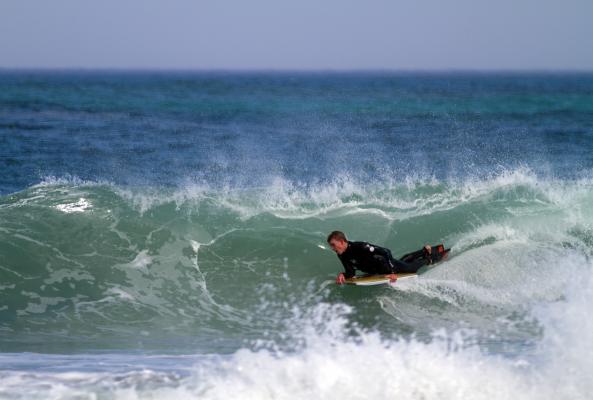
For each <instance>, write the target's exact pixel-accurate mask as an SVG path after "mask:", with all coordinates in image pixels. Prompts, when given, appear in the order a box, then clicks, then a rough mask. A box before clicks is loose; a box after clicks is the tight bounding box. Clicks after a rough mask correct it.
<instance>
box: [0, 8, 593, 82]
mask: <svg viewBox="0 0 593 400" xmlns="http://www.w3.org/2000/svg"><path fill="white" fill-rule="evenodd" d="M0 67H33V68H36V67H75V68H77V67H83V68H181V69H194V68H199V69H219V68H222V69H451V68H453V69H587V70H593V0H556V1H554V0H488V1H486V0H391V1H388V0H359V1H351V0H291V1H284V0H244V1H239V0H236V1H230V0H194V1H190V0H170V1H164V0H163V1H155V0H128V1H126V0H97V1H85V0H51V1H50V0H37V1H32V0H0Z"/></svg>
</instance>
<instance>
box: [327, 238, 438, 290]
mask: <svg viewBox="0 0 593 400" xmlns="http://www.w3.org/2000/svg"><path fill="white" fill-rule="evenodd" d="M327 243H328V244H329V246H330V247H331V249H332V250H333V251H335V252H336V254H337V255H338V258H339V259H340V261H341V262H342V265H343V266H344V270H345V272H341V273H340V274H339V275H338V277H337V278H336V283H338V284H342V283H345V282H346V279H348V278H353V277H354V276H355V271H356V270H359V271H362V272H365V273H367V274H370V275H379V274H385V275H389V278H390V280H392V281H395V280H396V279H397V275H396V274H397V273H402V272H411V273H416V272H417V271H418V270H419V269H420V268H421V267H422V266H424V265H427V264H430V263H432V258H431V253H432V248H431V246H429V245H426V246H424V248H423V249H422V250H419V251H417V252H414V253H410V254H406V255H405V256H404V257H402V259H401V260H397V259H394V258H393V256H392V255H391V250H389V249H387V248H384V247H380V246H376V245H374V244H370V243H367V242H351V241H349V240H348V239H347V238H346V235H345V234H344V232H340V231H333V232H332V233H330V234H329V236H328V237H327ZM404 260H406V261H408V260H409V261H408V262H406V261H404Z"/></svg>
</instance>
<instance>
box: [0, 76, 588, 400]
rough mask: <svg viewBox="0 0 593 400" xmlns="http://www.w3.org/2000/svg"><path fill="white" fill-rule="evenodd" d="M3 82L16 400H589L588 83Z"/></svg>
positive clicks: (11, 387) (2, 316)
mask: <svg viewBox="0 0 593 400" xmlns="http://www.w3.org/2000/svg"><path fill="white" fill-rule="evenodd" d="M0 78H1V79H0V84H1V85H3V87H4V89H5V90H4V91H2V92H0V93H1V94H0V101H1V104H2V108H1V109H0V117H1V118H2V123H1V124H0V134H1V136H0V138H1V140H2V143H3V144H4V149H5V150H4V153H3V155H2V158H1V159H0V161H1V162H2V166H3V169H2V171H3V172H2V174H1V175H2V176H1V181H0V398H6V399H151V398H152V399H168V398H175V399H186V398H187V399H194V398H200V399H228V398H241V399H310V398H324V399H325V398H327V399H334V398H335V399H366V398H376V399H383V398H385V399H392V398H401V399H427V398H430V399H451V398H468V399H509V398H517V399H581V398H582V399H586V398H590V397H591V395H590V393H591V392H592V390H593V383H591V380H590V379H589V376H590V375H591V373H592V372H593V361H592V360H593V325H592V324H593V323H592V322H591V321H590V319H589V318H588V316H589V308H590V305H591V304H592V303H593V269H592V267H593V265H592V261H591V256H592V254H593V253H592V250H593V161H592V159H591V158H590V155H589V154H590V150H591V147H592V145H593V141H592V139H591V135H592V134H593V131H592V129H593V102H589V100H591V99H593V78H591V76H590V75H584V76H581V75H578V76H573V75H569V76H563V75H560V76H551V77H550V76H537V75H518V76H490V75H485V76H482V75H478V76H473V75H462V76H458V75H446V74H445V75H441V76H433V75H428V76H426V75H403V76H400V75H380V74H379V75H373V74H371V75H368V74H367V75H339V74H337V75H335V74H327V75H323V74H321V75H318V74H313V75H311V76H309V75H298V74H297V75H296V76H291V75H282V74H280V75H274V74H271V75H265V74H254V75H232V74H231V75H226V74H219V75H217V74H214V75H212V74H205V75H204V74H202V75H200V74H197V75H191V74H190V75H179V74H173V73H169V74H153V75H151V74H148V75H147V74H141V73H134V74H133V73H129V74H127V75H126V74H107V75H104V74H103V75H102V74H99V73H89V74H82V75H81V74H75V73H59V74H53V75H52V74H49V75H47V74H45V75H44V74H43V73H38V74H33V75H23V74H22V73H14V72H13V73H6V72H5V73H3V74H0ZM76 87H82V88H85V89H86V90H85V91H82V92H76V91H73V90H74V88H76ZM369 88H373V89H374V90H369ZM476 88H477V89H476ZM180 91H181V93H185V94H187V99H186V98H185V97H183V96H180ZM184 91H185V92H184ZM116 94H118V95H116ZM146 94H149V96H147V95H146ZM349 96H350V97H349ZM48 99H52V100H51V101H50V100H48ZM163 99H164V100H163ZM551 99H554V100H555V101H551ZM338 128H339V129H338ZM429 128H430V129H429ZM339 133H342V134H343V136H340V138H341V140H340V141H338V142H336V141H335V138H336V135H338V134H339ZM335 229H340V230H343V231H344V232H346V233H347V234H348V236H349V238H350V239H353V240H365V241H369V242H372V243H376V244H378V245H382V246H386V247H388V248H390V249H391V250H392V252H393V254H394V255H402V254H404V253H407V252H409V251H413V250H416V249H417V248H419V247H421V246H422V245H424V244H425V243H432V244H436V243H441V242H443V243H445V244H446V245H447V247H451V249H452V250H451V253H450V257H449V259H448V260H447V261H446V262H444V263H442V264H439V265H437V266H435V267H433V268H427V269H426V270H424V271H423V272H422V273H421V274H420V275H419V276H418V277H417V278H416V279H412V280H407V281H402V282H398V283H396V284H395V285H393V286H389V285H386V286H381V287H368V288H365V287H363V288H361V287H339V286H337V285H335V284H334V283H333V280H334V278H335V276H336V274H337V273H338V272H340V270H341V265H340V263H339V261H338V259H337V257H336V255H335V254H334V253H333V252H332V251H331V250H330V249H329V247H328V246H327V244H326V243H325V238H326V236H327V234H328V233H329V232H330V231H332V230H335Z"/></svg>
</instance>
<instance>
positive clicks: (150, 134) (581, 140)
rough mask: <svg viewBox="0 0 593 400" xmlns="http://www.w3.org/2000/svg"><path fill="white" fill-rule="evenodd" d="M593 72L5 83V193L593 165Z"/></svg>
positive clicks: (92, 75)
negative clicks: (46, 180)
mask: <svg viewBox="0 0 593 400" xmlns="http://www.w3.org/2000/svg"><path fill="white" fill-rule="evenodd" d="M592 132H593V75H591V74H568V75H563V74H454V73H448V74H378V73H376V74H371V73H351V74H346V73H344V74H321V73H318V74H313V73H249V74H247V73H244V74H231V73H149V72H143V73H132V72H129V73H126V72H119V73H118V72H67V71H64V72H10V71H4V72H1V73H0V149H1V150H0V151H1V157H0V163H1V164H0V168H2V171H3V173H2V175H1V176H0V192H1V193H10V192H13V191H16V190H21V189H24V188H26V187H28V186H29V185H31V184H34V183H37V182H39V181H40V180H41V179H42V178H43V177H46V176H57V177H61V176H65V175H71V176H76V177H78V178H81V179H84V180H107V181H110V182H114V183H122V184H133V185H138V184H139V185H142V184H156V185H178V184H180V183H182V182H186V181H187V179H191V180H197V181H202V182H207V183H209V184H220V183H225V184H232V185H238V186H250V185H261V184H265V183H266V180H267V179H269V178H270V177H271V176H281V177H283V178H286V179H288V180H291V181H297V182H305V183H310V182H316V181H324V180H332V178H334V177H335V176H336V175H338V174H348V175H349V176H351V177H354V178H356V179H364V180H368V179H371V180H375V179H381V178H384V177H386V176H387V177H397V178H405V177H406V176H409V175H410V174H411V173H414V174H418V175H423V176H436V177H438V178H446V177H456V176H465V175H467V174H482V175H485V174H486V175H487V174H489V173H491V172H492V171H493V170H497V169H502V168H513V167H516V166H518V165H527V166H529V167H530V168H532V169H533V170H535V171H538V172H539V173H552V174H555V175H560V176H575V175H578V173H579V172H580V171H582V170H587V169H590V168H591V166H592V165H593V155H592V154H593V153H592V152H591V151H590V150H591V139H592V136H591V135H593V133H592Z"/></svg>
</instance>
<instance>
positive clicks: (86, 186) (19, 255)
mask: <svg viewBox="0 0 593 400" xmlns="http://www.w3.org/2000/svg"><path fill="white" fill-rule="evenodd" d="M592 200H593V181H592V180H589V179H585V178H583V179H581V180H572V181H566V180H558V181H555V180H545V179H542V178H538V177H536V176H535V175H534V174H532V173H531V172H530V171H529V170H524V169H519V170H514V171H508V172H505V173H502V174H499V175H497V176H493V177H492V179H489V180H476V179H466V180H464V181H458V182H452V181H447V182H445V181H437V180H435V179H430V180H418V181H409V182H407V183H405V184H394V183H389V182H386V183H385V184H382V185H373V186H369V185H362V184H360V183H355V182H351V181H348V180H345V179H342V180H337V181H336V182H334V183H333V184H331V185H328V186H311V185H310V186H308V187H299V186H297V185H293V184H291V183H290V182H286V181H282V180H280V179H278V180H276V183H275V185H273V186H270V187H264V188H259V189H249V190H245V189H236V190H232V189H230V188H226V189H224V190H220V189H209V188H208V187H204V186H198V185H188V186H186V187H184V188H181V189H176V190H174V189H159V188H152V189H138V190H134V189H130V188H129V187H125V188H123V187H118V186H116V185H110V184H107V183H92V182H82V181H79V180H75V179H66V180H56V179H47V180H46V181H44V182H43V183H42V184H39V185H36V186H33V187H31V188H29V189H27V190H24V191H22V192H18V193H15V194H12V195H8V196H3V197H2V198H1V200H0V220H2V221H3V223H2V226H1V227H0V254H1V255H2V260H1V262H0V267H1V268H0V277H1V282H2V285H1V286H0V293H1V296H2V298H3V304H2V306H1V307H0V318H1V319H0V323H1V324H2V325H1V326H2V329H1V331H0V335H1V336H2V343H4V344H3V346H5V347H6V348H11V349H13V350H15V349H22V350H35V349H38V348H41V347H42V346H43V348H44V349H47V348H48V347H47V346H50V348H52V347H51V346H55V347H53V348H54V349H55V350H56V351H66V350H68V351H71V350H72V349H79V350H92V349H97V348H114V347H115V348H118V347H121V348H128V349H129V348H139V349H168V350H169V351H174V352H187V351H194V350H196V349H197V351H199V352H206V353H209V352H213V353H229V352H234V351H236V350H238V349H240V348H244V347H245V346H247V347H248V348H252V347H254V346H256V345H255V343H258V346H262V345H263V346H267V345H266V344H265V343H268V344H273V347H277V348H281V349H282V350H284V351H286V350H291V351H292V350H296V349H298V348H299V346H300V345H301V344H302V341H300V340H295V337H294V336H295V335H297V334H298V332H297V331H298V329H297V328H296V327H297V326H298V325H299V323H297V322H295V318H296V315H300V314H302V310H306V309H310V308H313V307H315V306H316V305H317V304H319V303H325V302H328V303H331V304H345V305H347V306H349V307H353V308H354V309H355V310H356V312H355V313H350V314H348V316H347V317H345V318H346V319H347V320H348V321H350V323H352V324H354V325H356V326H357V327H358V328H360V329H363V330H371V331H376V332H378V333H379V334H380V336H381V337H383V338H390V339H395V338H398V337H402V336H403V337H409V336H410V335H413V336H415V337H416V338H417V339H418V340H427V341H430V340H431V335H432V333H433V331H434V329H437V328H444V329H446V331H447V332H455V331H457V330H459V329H470V330H472V331H473V334H472V338H473V339H472V340H474V341H475V342H476V343H478V345H479V346H480V347H481V348H482V349H483V350H485V351H487V352H489V353H495V354H498V353H506V352H511V353H513V352H523V351H530V350H528V349H532V348H533V346H536V345H537V343H539V342H540V340H541V337H542V335H543V334H544V330H545V329H544V328H543V326H542V324H541V321H540V320H539V319H538V318H537V317H536V316H535V315H534V313H533V310H534V308H537V307H539V306H540V305H541V304H548V303H555V302H562V301H563V299H564V298H565V296H566V287H567V285H568V283H569V282H571V281H574V280H575V279H577V280H578V279H579V278H578V277H582V276H586V275H587V274H588V273H589V272H588V271H589V266H588V257H589V256H590V251H591V246H592V245H593V230H592V228H591V222H592V221H593V208H592V207H591V204H593V202H592ZM336 228H340V229H343V230H344V231H346V232H348V233H349V234H350V236H351V237H352V238H354V239H361V240H368V241H371V242H374V243H377V244H381V245H385V246H387V247H390V248H391V249H392V251H393V252H394V254H401V253H404V252H407V251H410V250H413V249H415V248H417V247H419V246H420V245H422V244H423V243H426V242H428V243H433V242H434V243H436V242H440V241H444V242H445V243H446V244H447V245H448V246H452V248H453V251H452V257H451V259H450V261H448V262H447V263H446V264H444V265H443V266H442V267H438V268H434V269H431V270H429V271H427V272H426V273H424V274H423V275H422V277H421V278H419V279H417V280H415V281H413V282H409V283H408V282H401V284H398V285H396V287H395V288H380V289H376V290H375V291H373V292H372V295H370V293H368V292H366V291H360V290H359V291H354V290H350V289H338V288H336V287H334V286H332V285H329V280H330V279H332V277H333V276H334V275H335V273H336V272H337V271H339V270H340V268H341V267H340V265H339V262H338V261H337V259H336V257H335V255H334V254H333V253H332V252H331V251H329V249H328V248H327V246H326V244H325V243H324V237H325V235H326V233H327V232H329V231H331V230H333V229H336ZM296 319H297V320H298V318H296ZM288 321H290V322H288ZM355 331H356V330H355ZM352 335H354V336H356V334H355V333H353V334H352ZM72 337H76V338H77V339H76V341H74V342H73V341H72ZM262 343H263V344H262ZM4 350H6V349H4Z"/></svg>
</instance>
